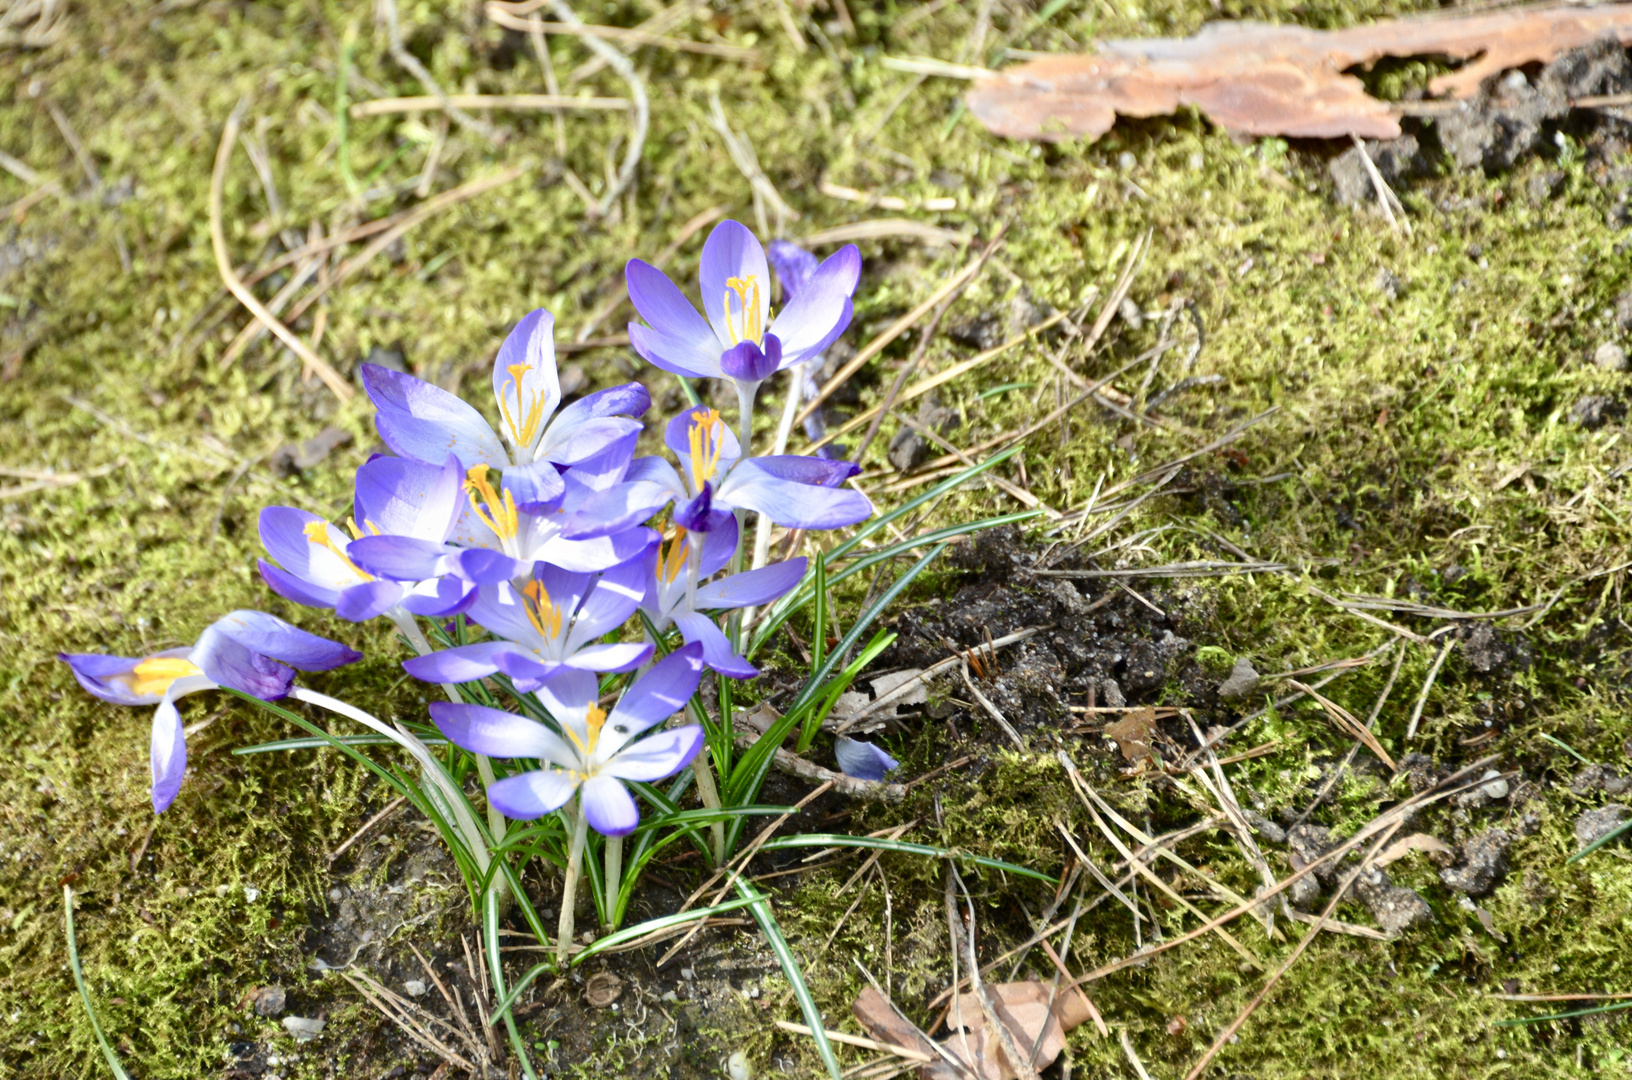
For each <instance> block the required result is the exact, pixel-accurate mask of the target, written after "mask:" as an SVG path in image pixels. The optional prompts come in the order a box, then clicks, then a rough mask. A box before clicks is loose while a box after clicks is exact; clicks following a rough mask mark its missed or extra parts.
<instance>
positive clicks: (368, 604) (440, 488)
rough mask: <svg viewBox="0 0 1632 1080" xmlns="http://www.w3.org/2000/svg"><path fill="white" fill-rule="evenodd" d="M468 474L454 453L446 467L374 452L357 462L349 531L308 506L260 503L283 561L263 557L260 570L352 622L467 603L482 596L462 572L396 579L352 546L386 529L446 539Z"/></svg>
mask: <svg viewBox="0 0 1632 1080" xmlns="http://www.w3.org/2000/svg"><path fill="white" fill-rule="evenodd" d="M461 479H462V474H461V471H460V468H459V462H458V459H456V458H454V457H453V456H452V455H449V457H448V460H447V462H446V463H445V464H444V465H443V466H442V467H441V468H437V467H436V466H434V465H426V464H424V463H423V462H418V461H412V460H410V459H408V458H396V457H384V456H382V457H376V458H374V459H373V460H372V461H369V462H367V463H366V464H364V465H363V466H362V467H361V468H359V469H358V470H357V482H356V500H355V505H354V509H355V511H356V512H355V514H354V515H353V517H352V518H350V519H349V520H348V521H347V523H346V527H347V529H349V530H350V533H351V535H350V536H347V535H346V533H343V532H341V531H340V530H339V529H338V528H336V527H335V526H333V525H331V524H329V523H328V522H327V521H324V520H323V519H322V518H320V517H318V516H317V515H316V514H313V513H310V512H309V511H306V510H298V509H296V508H294V507H292V506H269V507H267V508H266V509H264V510H262V511H261V519H260V527H261V543H262V544H263V545H264V546H265V547H266V550H267V554H269V555H271V556H272V558H273V559H275V560H277V564H276V565H274V564H273V563H269V562H267V561H266V560H265V559H262V560H260V570H261V577H262V578H263V579H265V581H266V583H267V584H268V585H269V586H271V588H272V591H273V592H275V593H277V594H278V595H279V596H282V597H284V598H285V599H288V600H293V601H295V602H296V603H297V604H306V605H308V606H310V607H323V608H333V609H334V611H335V613H336V614H337V615H339V616H340V617H341V618H343V619H350V620H351V621H352V622H364V621H366V620H368V619H372V618H374V617H375V616H376V615H382V614H383V615H386V616H388V617H390V618H391V619H392V621H393V622H398V623H399V624H400V623H401V621H402V620H403V619H405V618H411V617H412V616H414V615H451V614H454V613H456V612H458V611H462V610H464V608H466V607H469V606H470V603H471V601H473V600H474V599H475V589H474V587H472V586H469V585H468V584H466V583H465V582H463V581H461V580H460V579H459V578H457V577H453V576H448V577H441V576H437V575H433V574H427V575H426V576H425V577H424V578H423V579H418V580H413V581H392V580H388V579H385V578H380V577H377V576H376V575H374V574H370V573H369V572H367V571H366V570H363V569H362V568H360V567H359V566H358V565H357V564H356V563H355V562H354V561H353V560H352V558H351V556H350V555H349V554H348V551H349V549H350V547H351V544H352V543H353V542H354V541H356V540H358V539H360V538H362V537H364V536H378V535H381V534H386V535H393V536H405V537H410V538H413V539H415V540H420V541H423V542H426V543H434V544H442V543H444V542H445V541H446V540H447V539H448V537H449V536H450V535H451V534H452V533H453V529H454V526H455V525H457V524H458V522H459V517H460V512H461V509H462V507H463V506H464V499H463V497H462V496H461V493H460V482H461ZM359 521H361V522H362V524H361V525H359V524H357V523H358V522H359Z"/></svg>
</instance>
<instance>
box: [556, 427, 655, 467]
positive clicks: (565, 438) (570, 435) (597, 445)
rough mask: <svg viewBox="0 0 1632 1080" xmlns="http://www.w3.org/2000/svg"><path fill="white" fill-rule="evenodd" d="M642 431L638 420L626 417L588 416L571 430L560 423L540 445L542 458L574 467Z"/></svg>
mask: <svg viewBox="0 0 1632 1080" xmlns="http://www.w3.org/2000/svg"><path fill="white" fill-rule="evenodd" d="M642 428H643V425H642V424H641V422H640V421H639V420H634V419H631V418H630V417H627V416H595V417H586V418H584V419H583V420H582V422H580V423H577V424H574V425H572V426H570V427H569V426H568V425H566V424H563V423H561V422H560V421H559V420H558V421H557V422H556V423H555V424H554V425H552V426H551V428H550V430H549V431H548V432H547V433H546V434H545V436H544V441H543V443H542V444H541V445H540V446H539V451H538V452H539V457H540V458H545V459H548V460H550V461H553V462H555V463H556V464H558V465H575V464H577V463H578V462H580V461H583V460H584V459H586V458H591V457H594V456H595V455H596V454H599V453H602V452H603V451H605V450H608V449H610V448H611V447H613V446H616V445H618V444H620V443H621V442H622V441H623V440H625V439H627V438H628V437H629V436H631V435H635V436H638V435H639V434H640V432H641V430H642ZM631 449H633V448H632V447H631Z"/></svg>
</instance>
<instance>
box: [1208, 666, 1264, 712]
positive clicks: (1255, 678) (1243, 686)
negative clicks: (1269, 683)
mask: <svg viewBox="0 0 1632 1080" xmlns="http://www.w3.org/2000/svg"><path fill="white" fill-rule="evenodd" d="M1262 681H1263V680H1262V678H1261V677H1260V676H1259V674H1258V672H1257V671H1256V670H1254V668H1253V666H1252V661H1250V660H1248V659H1247V658H1246V657H1244V656H1240V657H1237V658H1236V661H1235V666H1234V667H1232V668H1231V669H1230V675H1229V678H1227V679H1225V680H1224V681H1223V682H1221V683H1219V684H1218V696H1219V698H1220V699H1222V700H1224V701H1240V700H1241V699H1242V698H1246V697H1251V696H1252V695H1253V694H1255V693H1257V692H1258V685H1259V683H1261V682H1262Z"/></svg>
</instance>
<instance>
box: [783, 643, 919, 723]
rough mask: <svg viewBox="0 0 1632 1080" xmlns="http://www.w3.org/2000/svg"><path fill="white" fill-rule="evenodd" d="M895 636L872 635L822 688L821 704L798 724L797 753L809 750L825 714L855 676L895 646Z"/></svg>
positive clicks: (831, 709) (853, 680) (824, 718)
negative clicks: (856, 655)
mask: <svg viewBox="0 0 1632 1080" xmlns="http://www.w3.org/2000/svg"><path fill="white" fill-rule="evenodd" d="M896 636H897V635H896V634H894V633H892V632H891V631H889V630H880V631H879V632H878V633H876V634H874V635H873V640H871V641H869V642H868V643H867V647H866V648H864V649H862V650H861V655H860V656H858V657H856V658H855V659H854V660H852V661H851V662H850V663H849V664H847V665H846V666H845V669H844V670H843V671H842V672H840V673H839V677H838V678H836V679H833V680H831V681H830V682H829V683H828V684H827V686H825V687H824V688H823V691H824V692H823V694H822V698H821V704H820V705H819V706H817V707H816V708H813V709H810V710H809V711H808V712H807V713H806V715H805V718H804V720H802V721H801V722H800V724H799V747H798V752H799V753H801V754H803V753H804V752H805V751H806V750H809V749H810V744H811V743H812V742H813V741H814V740H815V738H816V732H818V731H820V730H821V727H822V721H823V720H826V719H827V714H828V713H830V712H832V711H833V706H834V705H836V704H838V700H839V698H840V697H841V696H842V695H843V694H844V692H845V691H846V690H848V689H850V684H851V683H853V682H855V681H856V676H858V675H860V674H861V673H862V672H863V671H865V670H866V669H867V665H868V664H871V663H872V662H873V661H874V660H875V659H877V658H878V654H879V653H881V652H883V651H884V650H885V649H887V648H889V647H890V646H891V645H893V644H895V639H896Z"/></svg>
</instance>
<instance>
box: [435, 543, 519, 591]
mask: <svg viewBox="0 0 1632 1080" xmlns="http://www.w3.org/2000/svg"><path fill="white" fill-rule="evenodd" d="M448 565H449V569H451V570H452V571H453V572H454V573H456V574H458V575H459V576H460V577H461V578H463V579H464V580H466V581H468V582H470V583H471V584H472V585H500V584H503V583H504V582H507V581H510V580H511V579H513V578H517V577H520V576H521V575H523V574H525V573H526V572H527V563H526V562H525V561H524V560H521V559H512V558H511V557H510V556H508V555H506V554H505V553H504V552H502V551H490V550H488V549H487V548H466V549H465V550H464V551H460V552H456V553H455V554H454V555H453V556H452V557H451V558H450V559H449V560H448Z"/></svg>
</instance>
